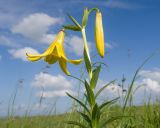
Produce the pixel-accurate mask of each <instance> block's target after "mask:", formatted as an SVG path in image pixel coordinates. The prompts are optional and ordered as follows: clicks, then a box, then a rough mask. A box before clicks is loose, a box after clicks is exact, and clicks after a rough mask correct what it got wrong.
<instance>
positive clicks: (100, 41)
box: [95, 11, 104, 57]
mask: <svg viewBox="0 0 160 128" xmlns="http://www.w3.org/2000/svg"><path fill="white" fill-rule="evenodd" d="M95 42H96V47H97V50H98V53H99V55H100V56H101V57H104V33H103V24H102V14H101V12H100V11H96V20H95Z"/></svg>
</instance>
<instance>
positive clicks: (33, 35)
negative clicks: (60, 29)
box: [12, 13, 63, 43]
mask: <svg viewBox="0 0 160 128" xmlns="http://www.w3.org/2000/svg"><path fill="white" fill-rule="evenodd" d="M62 21H63V19H61V18H57V17H51V16H49V15H47V14H45V13H34V14H31V15H29V16H28V17H25V18H24V19H23V20H22V21H21V22H19V23H18V24H17V25H15V26H13V28H12V32H13V33H19V34H22V35H23V36H25V37H28V38H30V39H32V40H35V41H39V42H41V43H50V42H51V41H52V40H53V38H54V35H53V36H52V35H51V34H48V33H47V32H48V31H49V27H50V26H52V25H55V24H59V23H62Z"/></svg>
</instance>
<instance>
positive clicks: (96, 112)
mask: <svg viewBox="0 0 160 128" xmlns="http://www.w3.org/2000/svg"><path fill="white" fill-rule="evenodd" d="M99 119H100V109H99V107H98V105H97V103H96V104H95V105H94V107H93V110H92V121H93V123H95V125H96V124H97V123H98V121H99Z"/></svg>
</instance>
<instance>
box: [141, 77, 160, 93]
mask: <svg viewBox="0 0 160 128" xmlns="http://www.w3.org/2000/svg"><path fill="white" fill-rule="evenodd" d="M142 84H143V85H145V88H146V89H147V90H148V91H152V92H153V93H160V83H159V82H158V81H155V80H152V79H150V78H144V79H143V80H142Z"/></svg>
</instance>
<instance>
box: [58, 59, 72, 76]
mask: <svg viewBox="0 0 160 128" xmlns="http://www.w3.org/2000/svg"><path fill="white" fill-rule="evenodd" d="M59 65H60V67H61V69H62V71H63V72H64V73H65V74H66V75H70V73H69V71H68V70H67V61H66V60H64V59H59Z"/></svg>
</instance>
